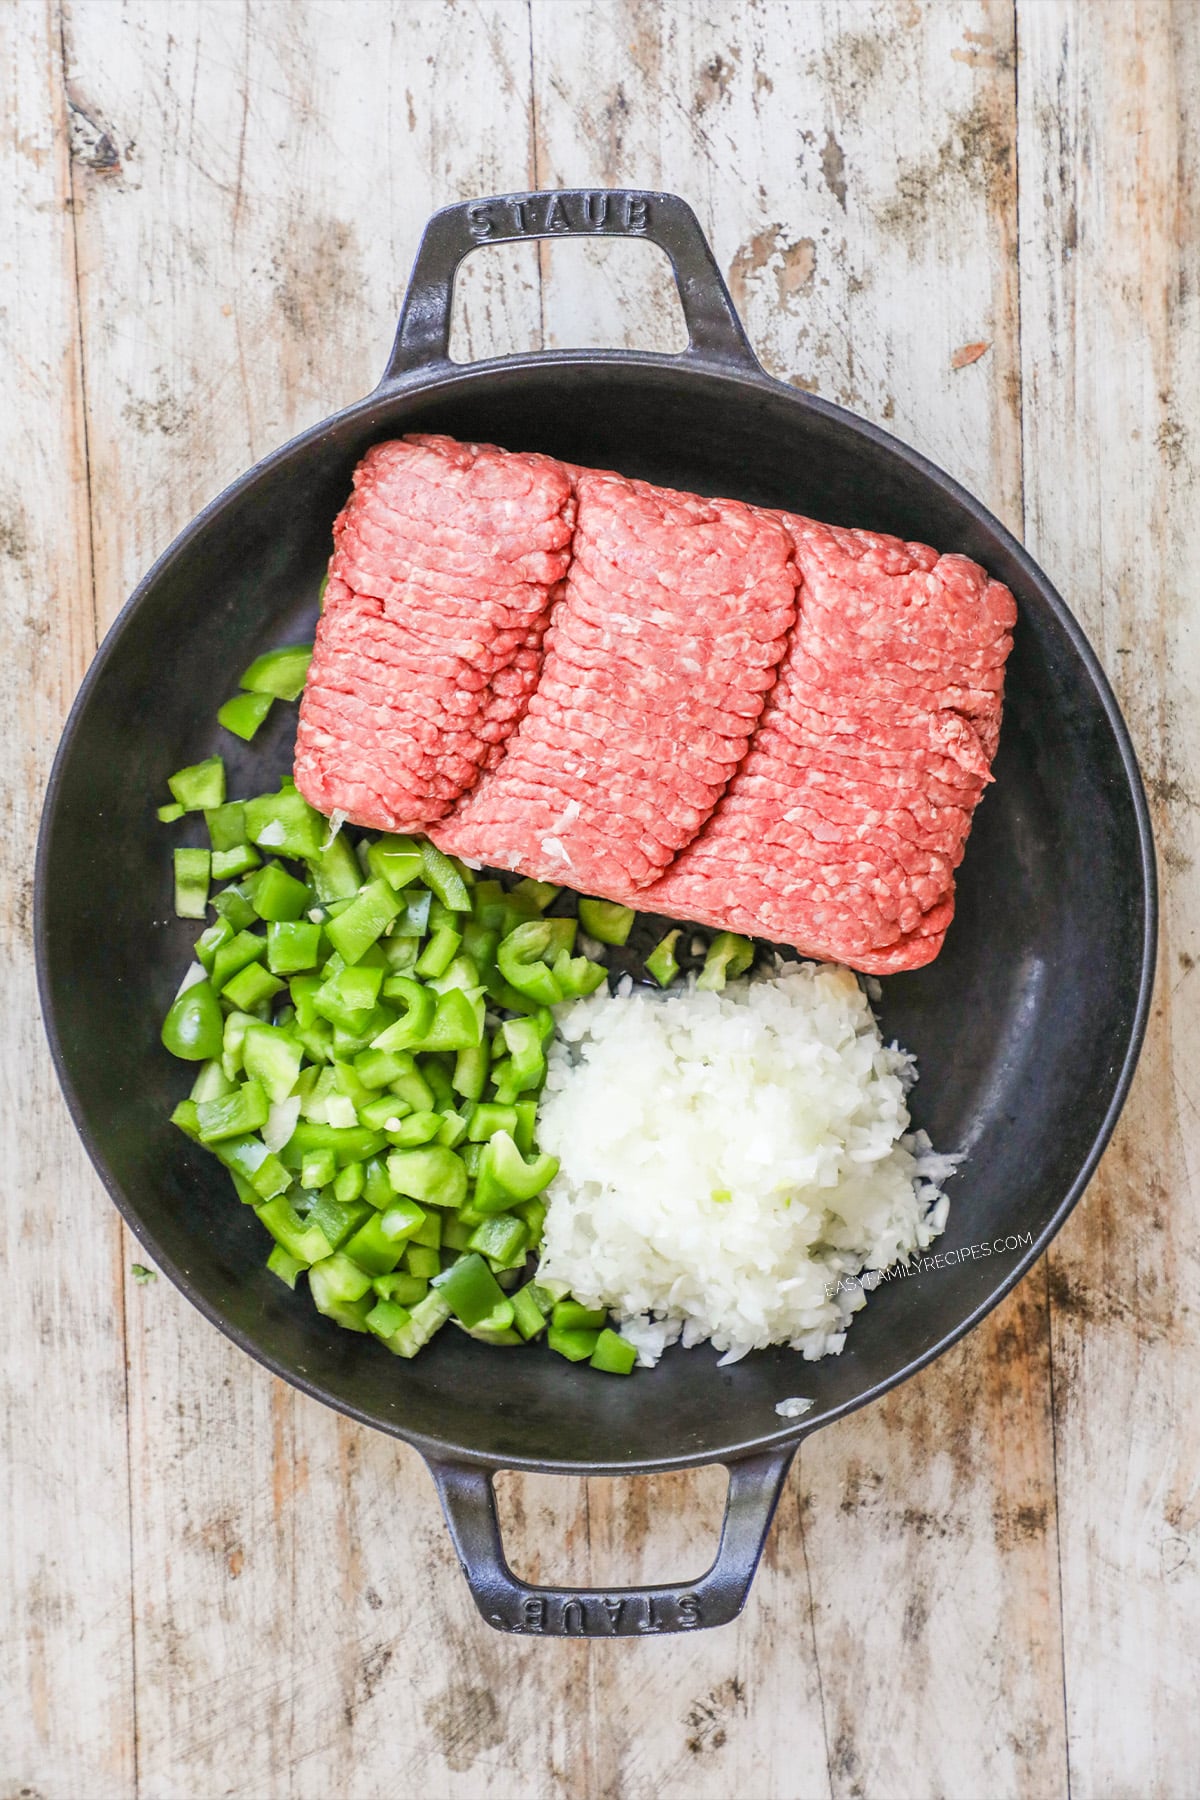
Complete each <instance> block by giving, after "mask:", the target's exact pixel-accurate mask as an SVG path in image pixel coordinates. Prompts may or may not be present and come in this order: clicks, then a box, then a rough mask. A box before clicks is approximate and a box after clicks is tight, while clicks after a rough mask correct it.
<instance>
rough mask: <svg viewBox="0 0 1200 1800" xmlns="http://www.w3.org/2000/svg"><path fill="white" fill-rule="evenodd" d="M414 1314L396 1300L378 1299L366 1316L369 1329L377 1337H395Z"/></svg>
mask: <svg viewBox="0 0 1200 1800" xmlns="http://www.w3.org/2000/svg"><path fill="white" fill-rule="evenodd" d="M411 1317H412V1314H411V1313H410V1312H409V1310H408V1308H407V1307H406V1306H401V1305H400V1304H399V1302H398V1301H396V1300H377V1301H376V1302H375V1304H374V1306H373V1307H372V1308H371V1310H370V1312H369V1313H368V1314H367V1317H366V1326H367V1330H368V1331H369V1332H371V1333H372V1334H373V1335H374V1336H375V1337H377V1338H384V1339H387V1338H390V1337H394V1336H395V1335H396V1333H397V1332H398V1331H399V1329H400V1327H401V1326H402V1325H407V1324H408V1322H409V1320H410V1319H411Z"/></svg>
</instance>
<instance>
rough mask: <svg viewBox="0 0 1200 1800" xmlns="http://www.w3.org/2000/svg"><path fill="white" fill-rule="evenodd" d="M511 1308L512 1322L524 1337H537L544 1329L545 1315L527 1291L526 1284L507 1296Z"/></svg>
mask: <svg viewBox="0 0 1200 1800" xmlns="http://www.w3.org/2000/svg"><path fill="white" fill-rule="evenodd" d="M508 1303H509V1305H510V1306H511V1307H512V1309H513V1324H514V1325H515V1326H516V1328H517V1330H518V1331H519V1332H520V1334H521V1336H522V1337H523V1338H525V1339H529V1338H535V1337H539V1336H540V1335H541V1333H542V1332H543V1331H545V1329H546V1315H545V1313H543V1311H542V1309H541V1307H540V1306H539V1305H538V1303H537V1301H536V1300H535V1299H534V1298H533V1295H532V1294H531V1293H530V1291H529V1287H528V1285H527V1286H525V1287H521V1288H518V1289H517V1291H516V1293H514V1294H510V1295H509V1296H508Z"/></svg>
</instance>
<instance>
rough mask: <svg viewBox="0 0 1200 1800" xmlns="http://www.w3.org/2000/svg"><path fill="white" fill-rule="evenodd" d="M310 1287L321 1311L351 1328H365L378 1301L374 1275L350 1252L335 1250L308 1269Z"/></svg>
mask: <svg viewBox="0 0 1200 1800" xmlns="http://www.w3.org/2000/svg"><path fill="white" fill-rule="evenodd" d="M308 1287H309V1292H310V1293H311V1294H312V1297H313V1301H314V1304H315V1305H316V1308H317V1311H318V1312H322V1313H324V1314H325V1316H326V1318H329V1319H333V1320H334V1321H335V1323H336V1324H338V1325H341V1326H342V1327H343V1328H344V1329H345V1330H347V1331H365V1330H366V1329H367V1326H366V1318H367V1314H368V1313H369V1312H371V1311H372V1310H373V1308H374V1305H375V1296H374V1294H373V1293H372V1292H371V1277H370V1276H369V1275H368V1274H367V1273H366V1271H365V1270H364V1269H360V1268H359V1267H358V1264H357V1263H353V1262H351V1260H350V1258H349V1257H348V1256H344V1255H342V1254H341V1252H340V1251H336V1250H335V1251H334V1253H333V1255H332V1256H327V1257H325V1258H324V1260H323V1261H321V1262H317V1263H314V1264H313V1265H312V1267H311V1269H310V1270H309V1271H308Z"/></svg>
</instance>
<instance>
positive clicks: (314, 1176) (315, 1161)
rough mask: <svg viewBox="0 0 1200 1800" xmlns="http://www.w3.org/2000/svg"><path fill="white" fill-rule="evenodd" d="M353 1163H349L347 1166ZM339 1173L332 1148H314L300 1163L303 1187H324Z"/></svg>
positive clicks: (301, 1184)
mask: <svg viewBox="0 0 1200 1800" xmlns="http://www.w3.org/2000/svg"><path fill="white" fill-rule="evenodd" d="M350 1166H351V1165H349V1164H347V1167H350ZM336 1174H337V1160H336V1158H335V1157H334V1154H333V1151H332V1150H314V1151H313V1152H312V1154H311V1156H306V1157H305V1158H304V1161H303V1162H302V1163H301V1164H300V1186H301V1187H303V1188H323V1187H328V1185H329V1183H330V1182H331V1181H332V1180H333V1179H334V1177H335V1176H336Z"/></svg>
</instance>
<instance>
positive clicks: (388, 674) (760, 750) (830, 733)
mask: <svg viewBox="0 0 1200 1800" xmlns="http://www.w3.org/2000/svg"><path fill="white" fill-rule="evenodd" d="M334 535H335V550H334V556H333V560H332V563H331V569H330V580H329V586H328V591H327V594H326V605H325V612H324V616H323V618H322V620H321V624H320V627H319V630H318V633H317V644H316V651H315V654H314V658H313V665H312V670H311V671H310V675H309V682H308V688H307V691H306V694H305V698H304V702H303V706H302V709H301V721H300V732H299V736H298V739H297V752H296V779H297V784H298V786H299V787H300V789H301V791H302V792H303V793H304V794H305V795H306V797H307V798H308V799H309V800H311V802H312V803H313V805H315V806H316V807H318V808H319V809H320V810H321V811H322V812H324V813H329V812H331V811H332V810H333V809H334V808H335V807H336V808H340V809H341V811H342V812H344V813H345V814H347V815H348V817H350V818H351V819H352V820H355V821H356V822H359V823H361V824H365V825H373V826H378V827H382V828H383V829H385V830H428V831H429V834H430V836H431V837H433V838H434V840H435V841H436V842H437V843H438V844H439V845H440V846H441V847H442V849H444V850H448V851H451V852H453V853H456V854H458V855H460V856H465V857H467V858H469V859H471V860H472V861H477V862H481V863H486V864H489V865H491V866H494V867H499V868H508V869H514V870H519V871H520V872H521V873H522V874H526V875H532V876H535V877H537V878H539V879H541V880H549V881H554V882H558V883H562V884H564V885H567V886H569V887H572V888H575V889H578V890H580V891H582V892H585V893H592V894H596V895H601V896H606V897H608V898H612V899H621V900H626V901H628V902H630V903H631V904H633V905H635V906H638V907H639V908H641V909H643V910H646V911H650V912H659V913H665V914H667V915H668V916H671V917H675V918H681V919H691V920H695V921H697V922H698V923H700V924H706V925H712V926H716V927H718V928H725V929H730V930H734V931H739V932H744V933H746V934H748V935H751V936H756V937H765V938H768V939H772V940H774V941H776V942H782V943H791V944H794V945H795V946H796V947H797V948H798V949H799V950H801V951H802V952H803V953H804V954H806V955H810V956H815V957H818V958H825V959H830V960H834V961H839V962H845V963H848V964H850V965H851V966H852V967H853V968H856V969H861V970H863V971H865V972H867V973H872V974H887V973H891V972H893V971H896V970H900V969H914V968H918V967H920V966H921V965H922V964H923V963H926V962H929V961H931V960H932V959H933V957H935V956H936V955H937V953H938V950H939V949H940V948H941V944H942V940H943V938H944V936H945V932H946V928H947V926H948V925H949V923H950V920H951V918H952V917H953V913H954V872H955V869H956V868H957V867H958V864H959V862H960V860H961V858H962V854H963V848H964V845H965V843H966V839H967V834H968V832H969V831H970V828H971V819H972V815H973V812H974V808H975V806H976V804H977V803H978V800H979V798H980V795H981V794H982V792H983V789H984V786H985V785H986V783H987V782H988V781H990V780H991V774H990V768H991V761H992V757H993V756H994V754H995V750H996V742H997V737H998V733H999V728H1000V713H1001V699H1002V693H1003V684H1004V665H1005V660H1006V658H1007V656H1008V652H1009V649H1010V648H1011V644H1012V638H1011V635H1010V634H1011V631H1012V627H1013V624H1014V620H1015V607H1014V604H1013V600H1012V596H1011V594H1010V593H1009V592H1008V590H1007V588H1004V587H1002V586H1001V585H1000V584H999V583H998V582H995V581H992V580H990V579H989V577H988V576H987V574H986V573H985V571H984V570H982V569H981V568H979V567H978V565H977V564H975V563H973V562H970V561H968V559H967V558H966V557H963V556H954V555H950V556H939V554H938V553H937V551H935V550H931V549H929V548H928V547H927V546H926V545H924V544H912V543H903V542H901V541H900V540H899V539H898V538H892V537H884V536H880V535H878V534H875V533H872V532H866V531H853V530H849V529H844V528H841V527H835V526H829V525H821V524H818V523H816V522H815V521H813V520H811V519H805V518H801V517H799V516H798V515H794V514H784V513H773V512H768V511H765V510H763V509H760V508H757V507H751V506H746V505H743V504H742V503H741V502H739V501H735V500H702V499H700V498H698V497H697V496H695V495H692V494H680V493H675V492H672V491H671V490H669V489H664V488H659V487H654V486H651V485H650V484H649V483H646V482H642V481H632V480H628V479H626V478H625V477H624V476H621V475H614V474H609V473H601V472H598V471H595V470H588V469H569V468H567V467H566V466H565V465H563V464H560V463H557V462H554V461H553V460H551V459H550V458H548V457H544V456H534V455H509V454H508V453H507V452H505V451H503V450H497V449H494V448H492V447H490V446H487V445H470V444H458V443H455V442H454V441H453V440H452V439H449V438H433V437H415V438H406V439H404V440H402V441H400V442H397V443H389V444H380V445H377V446H376V447H375V448H374V449H373V450H371V451H370V452H369V453H368V454H367V456H366V457H365V458H364V459H363V461H362V463H360V465H359V467H358V469H357V470H356V472H355V477H354V494H353V496H352V497H351V499H350V501H349V503H348V504H347V506H346V508H345V510H344V511H343V512H342V514H341V516H340V517H339V519H338V521H337V524H336V526H335V532H334Z"/></svg>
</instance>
